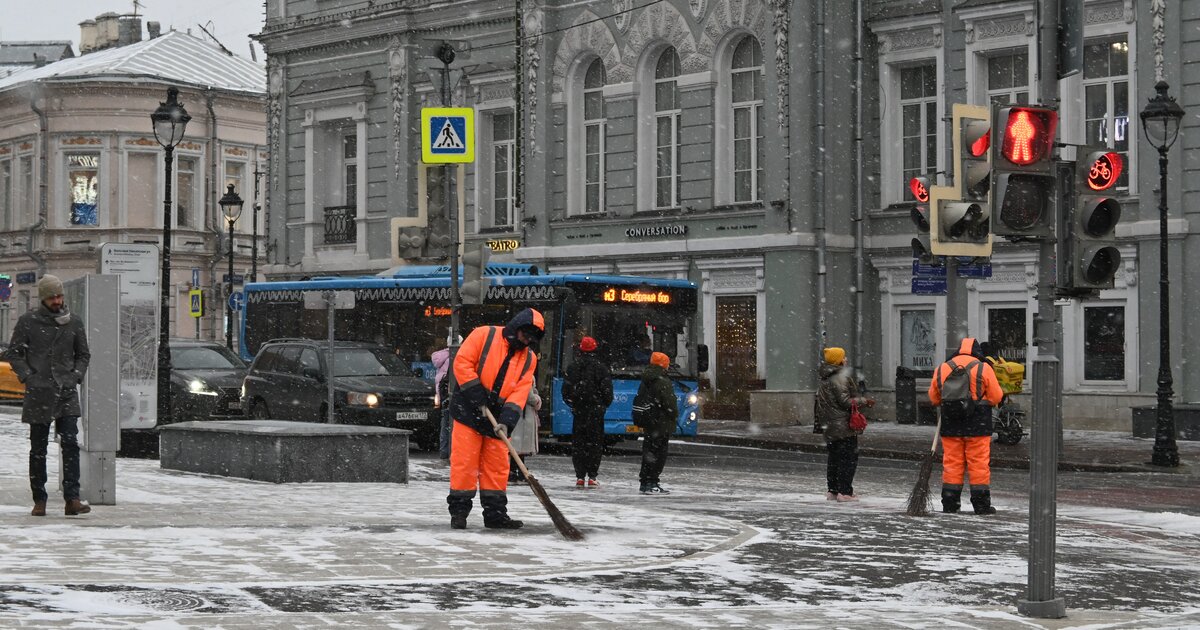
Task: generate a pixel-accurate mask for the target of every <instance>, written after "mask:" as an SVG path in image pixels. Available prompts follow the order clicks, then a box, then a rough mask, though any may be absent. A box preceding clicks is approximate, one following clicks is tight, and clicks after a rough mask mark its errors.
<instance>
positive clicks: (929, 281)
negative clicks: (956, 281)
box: [912, 276, 946, 295]
mask: <svg viewBox="0 0 1200 630" xmlns="http://www.w3.org/2000/svg"><path fill="white" fill-rule="evenodd" d="M912 292H913V295H946V278H945V277H935V278H931V277H927V276H913V279H912Z"/></svg>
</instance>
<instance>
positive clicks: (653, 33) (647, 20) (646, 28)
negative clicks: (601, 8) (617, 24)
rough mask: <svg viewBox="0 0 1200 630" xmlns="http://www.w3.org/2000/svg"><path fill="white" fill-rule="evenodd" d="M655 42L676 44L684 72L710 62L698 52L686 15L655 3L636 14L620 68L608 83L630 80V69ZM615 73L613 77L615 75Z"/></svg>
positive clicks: (702, 66) (704, 65)
mask: <svg viewBox="0 0 1200 630" xmlns="http://www.w3.org/2000/svg"><path fill="white" fill-rule="evenodd" d="M655 41H665V42H667V43H668V44H670V45H671V46H674V47H675V53H676V54H678V55H679V66H680V68H681V69H682V71H683V73H684V74H691V73H694V72H703V71H704V70H706V69H708V66H709V61H708V59H706V58H705V57H703V56H701V55H699V54H697V52H696V40H695V38H693V37H692V29H690V28H689V27H688V22H687V18H685V17H683V15H682V14H680V13H679V11H678V10H677V9H676V8H675V7H674V6H673V5H670V4H666V3H663V4H656V5H653V6H651V7H649V8H646V9H643V10H642V11H641V12H640V13H638V16H637V19H635V20H634V22H633V26H631V27H630V28H629V35H628V37H627V39H626V42H625V49H624V50H623V51H622V54H621V67H620V68H618V69H615V70H614V72H612V73H610V79H611V80H610V83H625V82H627V81H629V80H630V79H632V77H633V69H634V68H636V67H637V62H638V58H639V57H641V55H642V53H643V52H645V50H646V46H647V45H649V44H651V43H652V42H655ZM614 75H616V76H614Z"/></svg>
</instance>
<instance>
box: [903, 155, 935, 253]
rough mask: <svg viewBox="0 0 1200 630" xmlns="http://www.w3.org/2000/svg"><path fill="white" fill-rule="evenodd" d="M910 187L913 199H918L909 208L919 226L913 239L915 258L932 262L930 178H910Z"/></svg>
mask: <svg viewBox="0 0 1200 630" xmlns="http://www.w3.org/2000/svg"><path fill="white" fill-rule="evenodd" d="M908 189H909V190H910V191H912V195H913V199H915V200H916V203H915V204H913V205H912V209H911V210H909V217H910V218H912V222H913V223H914V224H915V225H916V226H917V235H916V236H914V237H913V240H912V250H913V258H915V259H917V260H918V261H920V262H922V263H926V264H928V263H932V262H933V261H934V255H933V251H931V250H930V249H929V178H927V177H914V178H912V179H910V180H909V181H908Z"/></svg>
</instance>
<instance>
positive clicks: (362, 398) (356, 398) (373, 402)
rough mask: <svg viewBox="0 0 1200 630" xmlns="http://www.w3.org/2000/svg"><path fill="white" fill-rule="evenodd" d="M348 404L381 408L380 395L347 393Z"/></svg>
mask: <svg viewBox="0 0 1200 630" xmlns="http://www.w3.org/2000/svg"><path fill="white" fill-rule="evenodd" d="M346 404H349V405H360V406H363V407H371V408H375V407H378V406H379V394H373V393H369V392H347V393H346Z"/></svg>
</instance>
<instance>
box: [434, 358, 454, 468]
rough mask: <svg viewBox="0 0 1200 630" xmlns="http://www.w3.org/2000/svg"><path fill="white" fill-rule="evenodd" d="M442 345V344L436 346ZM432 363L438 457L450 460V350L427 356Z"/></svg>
mask: <svg viewBox="0 0 1200 630" xmlns="http://www.w3.org/2000/svg"><path fill="white" fill-rule="evenodd" d="M438 345H442V344H440V343H439V344H438ZM429 360H430V361H433V386H434V387H436V388H437V399H438V411H439V412H440V413H439V418H440V420H439V426H438V457H441V458H442V459H450V379H449V378H448V374H449V372H450V348H446V347H443V348H441V349H438V350H435V351H434V352H433V353H432V354H431V355H429Z"/></svg>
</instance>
